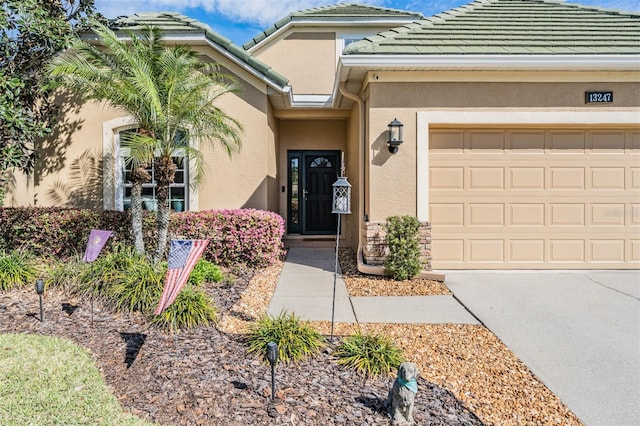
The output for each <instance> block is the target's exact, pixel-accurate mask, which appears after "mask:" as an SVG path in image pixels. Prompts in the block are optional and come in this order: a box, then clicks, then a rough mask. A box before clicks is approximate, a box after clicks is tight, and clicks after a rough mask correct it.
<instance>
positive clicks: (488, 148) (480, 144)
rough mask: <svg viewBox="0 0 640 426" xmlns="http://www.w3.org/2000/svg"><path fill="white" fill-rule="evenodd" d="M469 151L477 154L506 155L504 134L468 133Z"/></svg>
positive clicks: (493, 132) (500, 132)
mask: <svg viewBox="0 0 640 426" xmlns="http://www.w3.org/2000/svg"><path fill="white" fill-rule="evenodd" d="M467 135H468V136H467V138H468V143H467V144H466V146H467V147H468V149H470V150H473V151H474V152H475V153H476V154H504V148H505V144H504V132H502V131H486V130H481V131H469V132H468V133H467Z"/></svg>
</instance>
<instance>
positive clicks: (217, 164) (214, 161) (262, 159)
mask: <svg viewBox="0 0 640 426" xmlns="http://www.w3.org/2000/svg"><path fill="white" fill-rule="evenodd" d="M219 105H220V107H221V108H222V109H223V110H224V111H225V112H226V113H227V114H228V115H230V116H231V117H233V118H235V119H236V120H238V121H240V123H242V125H243V127H244V129H243V131H242V148H241V150H240V152H239V153H236V154H234V155H233V156H232V157H231V158H229V157H228V156H227V154H226V153H225V151H224V150H223V149H222V148H220V147H219V146H213V147H211V146H209V147H202V149H203V151H204V153H205V161H206V162H207V166H208V173H207V176H206V178H205V179H204V180H203V181H202V183H201V184H200V185H199V187H198V188H199V189H198V209H199V210H206V209H220V208H239V207H244V208H258V209H268V208H269V205H270V188H273V183H274V182H275V179H276V174H277V173H276V162H275V161H276V159H275V136H274V134H273V131H272V130H271V128H270V127H269V122H268V120H267V113H268V105H267V98H266V96H264V94H262V93H261V92H260V91H259V90H257V89H255V88H253V87H252V86H245V87H243V89H242V91H241V92H240V93H238V94H234V95H230V96H225V98H223V99H221V101H220V103H219ZM271 192H272V191H271ZM272 202H273V201H271V203H272Z"/></svg>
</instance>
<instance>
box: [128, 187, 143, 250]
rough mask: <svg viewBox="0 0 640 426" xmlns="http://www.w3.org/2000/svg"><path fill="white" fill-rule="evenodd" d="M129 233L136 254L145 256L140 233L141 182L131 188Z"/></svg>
mask: <svg viewBox="0 0 640 426" xmlns="http://www.w3.org/2000/svg"><path fill="white" fill-rule="evenodd" d="M130 211H131V232H132V233H133V246H134V247H135V250H136V253H138V254H145V251H144V238H143V237H142V236H143V233H142V182H134V183H133V185H132V187H131V208H130Z"/></svg>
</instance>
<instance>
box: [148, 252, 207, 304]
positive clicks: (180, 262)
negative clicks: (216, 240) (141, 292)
mask: <svg viewBox="0 0 640 426" xmlns="http://www.w3.org/2000/svg"><path fill="white" fill-rule="evenodd" d="M207 244H209V240H171V245H170V246H169V268H168V270H167V279H166V281H165V284H164V289H163V290H162V297H160V303H158V307H157V308H156V311H155V314H156V315H160V314H161V313H162V312H163V311H164V310H165V309H167V308H168V307H169V305H171V304H172V303H173V302H174V301H175V300H176V297H178V293H180V290H182V287H184V285H185V284H186V282H187V280H188V279H189V275H190V274H191V271H192V270H193V267H194V266H195V265H196V263H197V262H198V259H200V256H202V253H203V252H204V249H206V248H207Z"/></svg>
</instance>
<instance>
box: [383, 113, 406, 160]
mask: <svg viewBox="0 0 640 426" xmlns="http://www.w3.org/2000/svg"><path fill="white" fill-rule="evenodd" d="M388 127H389V140H388V141H387V145H389V152H390V153H392V154H395V153H396V152H398V148H399V147H400V144H401V143H402V127H404V124H402V123H401V122H399V121H398V119H396V118H394V119H393V121H392V122H391V123H389V126H388Z"/></svg>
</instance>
